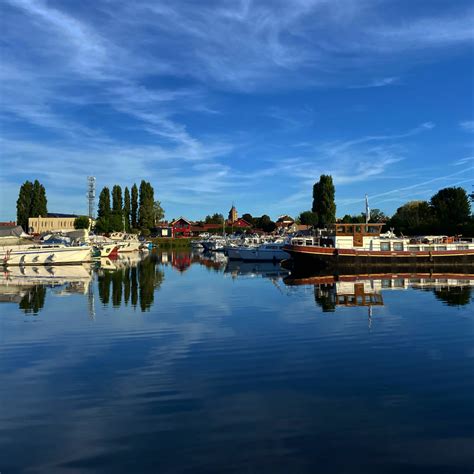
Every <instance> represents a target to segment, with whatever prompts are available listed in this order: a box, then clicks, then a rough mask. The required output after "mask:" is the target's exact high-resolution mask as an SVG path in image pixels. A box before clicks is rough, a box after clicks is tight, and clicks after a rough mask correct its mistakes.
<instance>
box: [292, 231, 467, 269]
mask: <svg viewBox="0 0 474 474" xmlns="http://www.w3.org/2000/svg"><path fill="white" fill-rule="evenodd" d="M382 226H383V224H371V223H368V224H335V225H334V226H332V228H330V229H329V230H328V232H326V233H325V234H323V235H321V236H319V237H296V238H293V239H291V241H290V242H289V243H288V244H287V245H286V246H285V247H284V250H285V251H286V252H288V253H289V254H290V255H291V257H292V259H293V263H294V266H295V268H298V269H307V270H311V269H316V268H328V269H338V268H345V267H357V268H365V267H367V268H369V267H400V266H404V267H412V268H417V267H425V268H426V267H431V268H435V267H440V266H453V265H456V266H466V265H473V264H474V241H472V240H461V239H457V238H449V237H446V236H425V237H417V238H407V237H396V236H395V235H393V234H391V233H388V234H385V235H382V234H381V228H382Z"/></svg>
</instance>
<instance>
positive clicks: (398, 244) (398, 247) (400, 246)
mask: <svg viewBox="0 0 474 474" xmlns="http://www.w3.org/2000/svg"><path fill="white" fill-rule="evenodd" d="M393 250H398V251H400V250H403V242H394V243H393Z"/></svg>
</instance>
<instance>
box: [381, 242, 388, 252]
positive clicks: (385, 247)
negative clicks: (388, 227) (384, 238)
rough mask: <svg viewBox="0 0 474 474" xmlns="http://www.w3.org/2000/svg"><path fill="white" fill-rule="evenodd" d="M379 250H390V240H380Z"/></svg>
mask: <svg viewBox="0 0 474 474" xmlns="http://www.w3.org/2000/svg"><path fill="white" fill-rule="evenodd" d="M380 250H384V251H387V250H390V242H380Z"/></svg>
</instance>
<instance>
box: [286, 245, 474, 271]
mask: <svg viewBox="0 0 474 474" xmlns="http://www.w3.org/2000/svg"><path fill="white" fill-rule="evenodd" d="M285 251H287V252H288V253H289V254H290V255H291V257H292V259H293V265H294V267H295V268H296V269H304V270H317V269H327V270H336V269H341V268H351V269H358V270H361V269H374V268H394V269H397V268H410V269H417V268H420V269H428V268H429V269H435V268H440V269H441V268H453V267H462V268H473V269H474V251H470V252H458V253H449V254H448V252H447V253H445V254H444V253H435V252H433V253H431V254H430V253H428V252H420V253H419V254H413V253H412V254H410V253H409V252H406V253H404V254H402V253H399V254H381V255H376V254H374V253H369V252H367V253H362V252H350V251H347V252H343V251H341V250H339V251H335V250H334V249H329V248H324V249H322V251H321V252H318V251H314V250H313V249H306V250H303V249H294V248H289V247H286V248H285Z"/></svg>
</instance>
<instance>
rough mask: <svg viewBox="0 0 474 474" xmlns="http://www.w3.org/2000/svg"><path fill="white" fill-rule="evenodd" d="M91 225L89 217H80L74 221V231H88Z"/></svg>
mask: <svg viewBox="0 0 474 474" xmlns="http://www.w3.org/2000/svg"><path fill="white" fill-rule="evenodd" d="M89 225H90V220H89V217H87V216H79V217H76V218H75V219H74V229H88V228H89Z"/></svg>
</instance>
